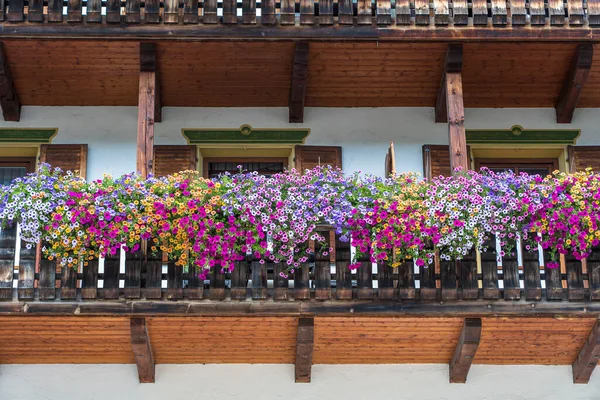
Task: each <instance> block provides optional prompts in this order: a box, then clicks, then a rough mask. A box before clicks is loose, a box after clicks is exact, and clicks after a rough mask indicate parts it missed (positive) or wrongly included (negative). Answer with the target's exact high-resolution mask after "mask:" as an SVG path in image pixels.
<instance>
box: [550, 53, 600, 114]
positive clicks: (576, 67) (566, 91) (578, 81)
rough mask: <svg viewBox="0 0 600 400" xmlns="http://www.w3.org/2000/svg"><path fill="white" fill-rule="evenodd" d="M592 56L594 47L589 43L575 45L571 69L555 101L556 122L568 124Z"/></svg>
mask: <svg viewBox="0 0 600 400" xmlns="http://www.w3.org/2000/svg"><path fill="white" fill-rule="evenodd" d="M593 58H594V47H593V46H592V45H591V44H588V43H585V44H580V45H578V46H577V50H576V51H575V55H574V57H573V61H572V64H571V69H570V70H569V73H568V75H567V78H566V79H565V83H564V84H563V87H562V90H561V92H560V95H559V97H558V102H557V103H556V122H558V123H559V124H569V123H571V121H572V120H573V113H574V112H575V108H576V107H577V102H578V101H579V98H580V96H581V91H582V89H583V85H584V84H585V82H586V80H587V78H588V76H589V74H590V69H591V68H592V60H593Z"/></svg>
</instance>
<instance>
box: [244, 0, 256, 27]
mask: <svg viewBox="0 0 600 400" xmlns="http://www.w3.org/2000/svg"><path fill="white" fill-rule="evenodd" d="M242 24H256V0H242Z"/></svg>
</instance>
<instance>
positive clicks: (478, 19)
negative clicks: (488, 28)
mask: <svg viewBox="0 0 600 400" xmlns="http://www.w3.org/2000/svg"><path fill="white" fill-rule="evenodd" d="M472 11H473V25H476V26H477V25H487V20H488V9H487V1H486V0H473V7H472Z"/></svg>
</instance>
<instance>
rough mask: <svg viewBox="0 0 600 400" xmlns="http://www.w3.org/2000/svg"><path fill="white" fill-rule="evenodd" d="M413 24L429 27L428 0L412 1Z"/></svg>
mask: <svg viewBox="0 0 600 400" xmlns="http://www.w3.org/2000/svg"><path fill="white" fill-rule="evenodd" d="M414 2H415V24H417V25H429V0H414Z"/></svg>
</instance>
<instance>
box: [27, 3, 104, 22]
mask: <svg viewBox="0 0 600 400" xmlns="http://www.w3.org/2000/svg"><path fill="white" fill-rule="evenodd" d="M96 1H97V0H96ZM88 13H89V11H88ZM27 21H29V22H43V21H44V1H43V0H29V3H28V6H27ZM88 21H89V18H88Z"/></svg>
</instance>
